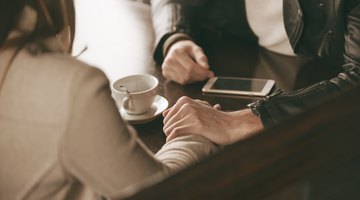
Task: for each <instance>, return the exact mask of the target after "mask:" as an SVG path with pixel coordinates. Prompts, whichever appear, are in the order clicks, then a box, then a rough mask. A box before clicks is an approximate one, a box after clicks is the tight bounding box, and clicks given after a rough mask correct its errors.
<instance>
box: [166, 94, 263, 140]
mask: <svg viewBox="0 0 360 200" xmlns="http://www.w3.org/2000/svg"><path fill="white" fill-rule="evenodd" d="M218 108H219V106H218V105H215V106H214V107H212V106H211V105H210V104H209V103H207V102H204V101H200V100H193V99H191V98H189V97H181V98H180V99H179V100H178V101H177V103H176V104H175V105H174V106H173V107H172V108H170V109H168V110H166V111H165V112H164V113H163V115H164V127H163V130H164V133H165V134H166V135H167V140H168V141H169V140H171V139H173V138H176V137H178V136H180V135H187V134H197V135H201V136H204V137H206V138H208V139H209V140H211V141H212V142H214V143H216V144H231V143H233V142H236V141H238V140H241V139H244V138H247V137H249V136H250V135H252V134H254V133H256V132H258V131H259V130H261V129H263V126H262V123H261V121H260V119H259V118H258V117H257V116H255V115H254V114H253V113H252V112H251V111H250V110H249V109H247V110H241V111H235V112H223V111H221V110H219V109H218Z"/></svg>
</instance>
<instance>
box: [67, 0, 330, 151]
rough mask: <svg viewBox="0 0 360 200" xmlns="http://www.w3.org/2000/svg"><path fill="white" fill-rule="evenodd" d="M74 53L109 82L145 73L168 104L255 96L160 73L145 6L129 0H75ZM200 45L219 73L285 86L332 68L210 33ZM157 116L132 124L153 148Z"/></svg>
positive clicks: (228, 104) (158, 135)
mask: <svg viewBox="0 0 360 200" xmlns="http://www.w3.org/2000/svg"><path fill="white" fill-rule="evenodd" d="M76 6H77V27H76V28H77V29H76V36H75V43H74V50H73V52H74V54H76V53H77V52H80V51H81V50H82V49H83V48H84V47H85V46H86V47H87V48H88V49H87V51H85V52H84V53H83V54H81V55H80V56H79V59H81V60H83V61H85V62H87V63H90V64H91V65H93V66H95V67H99V68H100V69H102V70H103V71H104V72H105V74H106V75H107V76H108V78H109V80H110V83H113V82H114V81H115V80H116V79H118V78H121V77H123V76H126V75H132V74H139V73H149V74H153V75H155V76H156V77H157V78H158V79H159V80H160V85H159V94H160V95H162V96H164V97H165V98H166V99H167V100H168V101H169V106H172V105H173V104H174V103H175V102H176V101H177V99H179V98H180V97H181V96H189V97H192V98H196V99H202V100H206V101H209V102H210V103H211V104H215V103H219V104H221V106H222V108H223V109H224V110H229V111H230V110H238V109H242V108H245V107H246V105H247V104H248V103H251V102H253V101H256V100H257V98H244V97H237V96H226V95H204V94H203V93H202V92H201V88H202V86H203V85H204V82H199V83H195V84H191V85H186V86H182V85H179V84H176V83H174V82H171V81H167V80H165V79H164V78H163V77H162V74H161V67H160V66H156V64H155V62H154V60H153V58H152V52H153V48H154V47H153V46H154V44H153V43H154V33H153V29H152V23H151V10H150V6H149V5H147V4H144V3H141V2H136V1H128V0H122V1H119V0H103V1H97V0H77V1H76ZM205 42H207V44H209V45H208V46H209V47H208V48H206V47H205V49H204V50H205V51H206V52H207V54H208V55H209V61H210V66H211V68H212V69H213V70H214V71H215V73H216V75H219V76H239V77H255V78H271V79H274V80H275V81H276V87H278V88H281V89H283V90H285V91H292V90H294V89H296V88H300V87H302V86H306V85H309V84H311V83H313V82H316V81H318V80H322V79H324V78H328V77H331V76H332V75H334V74H335V72H336V69H329V68H325V67H322V66H321V64H319V63H318V62H316V61H314V60H310V59H308V58H295V57H290V56H284V55H280V54H276V53H273V52H270V51H267V50H265V49H262V48H259V47H257V46H256V45H254V44H250V43H248V42H246V41H241V40H235V41H234V40H229V41H227V40H226V39H224V40H222V41H214V40H213V39H211V38H210V39H209V40H208V41H205ZM162 126H163V124H162V117H161V116H160V117H158V118H156V119H155V120H153V121H151V122H148V123H145V124H140V125H135V128H136V129H137V131H138V134H139V136H140V137H141V139H142V140H143V141H144V142H145V144H146V145H147V146H148V147H149V148H150V149H151V150H152V151H153V152H156V151H158V150H159V148H160V147H161V146H162V145H163V144H164V142H165V136H164V134H163V131H162Z"/></svg>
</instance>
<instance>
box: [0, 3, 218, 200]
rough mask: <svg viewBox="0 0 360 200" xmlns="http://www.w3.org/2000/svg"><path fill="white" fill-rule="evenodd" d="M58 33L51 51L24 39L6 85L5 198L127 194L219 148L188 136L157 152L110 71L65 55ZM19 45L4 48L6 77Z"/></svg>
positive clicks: (0, 169)
mask: <svg viewBox="0 0 360 200" xmlns="http://www.w3.org/2000/svg"><path fill="white" fill-rule="evenodd" d="M26 12H29V13H30V14H28V15H27V16H24V17H25V18H27V17H29V16H30V17H31V16H35V17H36V15H31V10H29V9H27V10H26ZM26 12H24V13H26ZM27 20H28V18H27ZM34 20H35V19H34ZM30 21H31V20H30ZM26 25H30V27H28V28H30V29H31V27H33V26H32V25H31V23H26V24H25V26H26ZM25 28H26V27H25ZM19 30H20V29H19ZM21 30H25V29H24V27H22V28H21ZM18 34H21V32H14V33H13V34H12V36H14V37H16V35H18ZM59 41H60V40H59V38H57V37H54V38H49V39H47V40H46V41H43V42H42V45H45V46H46V47H47V49H50V50H51V52H52V53H42V52H41V51H39V50H40V48H38V45H36V44H29V45H27V46H25V47H24V48H23V49H22V50H21V51H20V52H19V54H18V55H17V56H16V58H15V60H14V62H13V64H12V65H11V68H10V70H9V73H8V74H7V76H6V79H5V82H4V85H3V86H2V90H1V93H0V199H1V200H2V199H6V200H12V199H44V200H45V199H46V200H49V199H55V200H56V199H66V200H72V199H77V200H82V199H86V200H92V199H98V198H99V196H100V195H101V196H105V197H107V198H113V199H116V198H121V197H124V196H126V195H130V194H132V193H133V192H136V191H137V190H139V189H141V188H142V187H146V186H148V185H149V184H153V183H154V182H156V181H160V180H162V179H163V178H164V177H166V175H169V173H172V172H175V171H177V170H179V169H181V168H184V167H186V166H187V165H189V164H191V163H194V162H196V161H198V160H200V159H202V158H203V157H205V156H207V155H208V154H210V153H211V152H213V151H214V150H215V147H214V145H213V144H212V143H211V142H209V141H208V140H206V139H204V138H201V137H199V136H185V137H181V138H177V139H175V140H173V141H171V142H169V143H167V144H166V145H165V146H164V147H163V148H162V149H161V150H160V151H159V153H158V155H156V156H155V157H154V155H152V154H151V153H150V152H149V151H147V150H146V148H144V147H143V146H144V145H142V144H141V142H139V141H138V138H137V136H136V133H135V131H133V129H132V128H131V127H129V126H128V125H127V124H126V122H124V121H123V120H122V119H121V117H120V115H119V112H118V110H117V107H116V105H115V103H114V101H113V99H112V98H111V94H110V89H109V82H108V80H107V78H106V77H105V75H104V74H103V73H102V72H101V71H100V70H98V69H97V68H93V67H90V66H88V65H87V64H85V63H82V62H80V61H77V60H76V59H74V58H72V57H70V56H68V55H64V54H63V53H62V52H63V47H62V45H61V43H59ZM14 51H15V49H7V50H2V51H0V77H2V76H3V75H4V71H5V67H6V66H7V63H8V61H9V59H10V57H11V56H12V55H13V53H14ZM36 52H37V53H36ZM34 53H35V54H34ZM156 157H158V158H156Z"/></svg>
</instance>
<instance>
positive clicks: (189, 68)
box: [152, 0, 360, 144]
mask: <svg viewBox="0 0 360 200" xmlns="http://www.w3.org/2000/svg"><path fill="white" fill-rule="evenodd" d="M152 10H153V24H154V28H155V33H156V49H155V53H154V57H155V59H156V60H157V61H158V62H159V63H162V71H163V75H164V77H166V78H168V79H170V80H173V81H175V82H178V83H180V84H188V83H192V82H196V81H202V80H205V79H207V78H209V77H211V76H214V73H213V72H212V71H211V70H210V68H209V64H208V61H207V57H206V55H205V54H204V52H203V51H202V49H201V48H200V47H199V46H198V45H197V44H196V43H195V41H194V39H193V38H198V37H199V35H198V30H199V29H201V28H202V27H211V29H213V30H216V31H218V32H219V33H225V35H240V36H242V35H246V31H243V30H244V27H245V28H248V29H250V31H248V32H250V33H251V32H252V33H253V35H254V36H255V37H256V38H257V41H258V44H259V45H260V46H262V47H264V48H266V49H268V50H270V51H274V52H277V53H280V54H285V55H289V56H297V55H305V56H309V57H313V58H318V59H319V60H320V61H321V62H322V63H324V64H325V65H328V66H329V67H332V66H342V67H343V72H342V73H340V74H339V75H338V76H337V77H335V78H332V79H331V80H328V81H322V82H319V83H317V84H314V85H312V86H310V87H308V88H304V89H303V90H300V91H297V92H294V93H291V94H284V93H281V92H279V93H276V94H273V95H271V96H270V97H269V98H267V99H265V100H261V101H258V102H256V103H254V104H252V105H251V108H250V109H245V110H241V111H236V112H230V113H229V112H228V113H226V112H222V111H220V110H219V109H214V108H212V107H211V106H209V105H208V104H206V103H204V102H200V101H196V100H192V99H190V98H181V99H180V100H179V101H178V102H177V103H176V104H175V105H174V107H173V108H172V109H170V110H168V111H167V112H165V113H164V116H165V119H164V132H165V134H166V135H168V140H170V139H172V138H174V137H176V136H178V135H182V134H186V133H193V134H200V135H204V136H206V137H208V138H209V139H210V140H212V141H213V142H215V143H219V144H228V143H232V142H234V141H237V140H239V139H242V138H245V137H248V136H249V135H251V134H253V133H255V132H257V131H259V130H261V129H263V127H267V126H270V125H272V124H275V123H279V122H281V121H283V120H284V119H286V118H288V117H289V115H292V114H294V113H298V112H300V111H302V110H304V109H306V108H308V107H310V106H313V105H316V104H318V103H320V102H322V101H323V100H324V99H325V98H328V97H329V96H332V95H336V94H338V93H341V91H343V90H346V89H347V88H349V87H351V86H353V85H358V84H359V81H360V66H359V65H360V1H359V0H337V1H335V0H334V1H333V0H331V1H323V2H322V1H313V0H269V1H262V0H245V1H238V0H225V1H224V0H222V1H220V0H212V1H210V0H208V1H207V0H195V1H194V0H193V1H191V0H183V1H171V0H153V1H152ZM246 26H248V27H246ZM244 33H245V34H244ZM248 35H251V34H248ZM209 113H211V114H209Z"/></svg>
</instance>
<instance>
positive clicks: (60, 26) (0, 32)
mask: <svg viewBox="0 0 360 200" xmlns="http://www.w3.org/2000/svg"><path fill="white" fill-rule="evenodd" d="M25 6H30V7H31V8H32V9H34V10H35V12H36V13H37V21H36V24H35V28H34V29H33V30H32V31H31V32H29V33H24V34H22V35H21V36H19V37H16V38H12V39H9V35H10V33H11V31H13V30H15V29H16V28H17V25H18V23H19V19H20V17H21V14H22V11H23V10H24V8H25ZM66 28H69V29H70V38H68V39H69V40H70V41H69V42H70V45H69V46H68V49H66V51H67V52H71V49H72V44H73V41H74V35H75V8H74V3H73V0H1V1H0V52H1V50H2V49H4V48H7V47H15V49H16V51H15V53H14V54H13V56H12V57H11V58H10V60H9V62H8V64H7V65H6V66H5V72H4V75H3V76H2V77H0V92H1V90H2V87H3V84H4V81H5V78H6V75H7V73H8V71H9V68H10V66H11V64H12V62H13V61H14V59H15V57H16V55H17V54H18V52H19V51H20V50H21V49H22V47H24V46H25V45H26V44H27V43H30V42H37V41H41V40H42V39H45V38H48V37H52V36H56V35H57V34H59V33H61V32H62V31H63V30H65V29H66Z"/></svg>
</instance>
